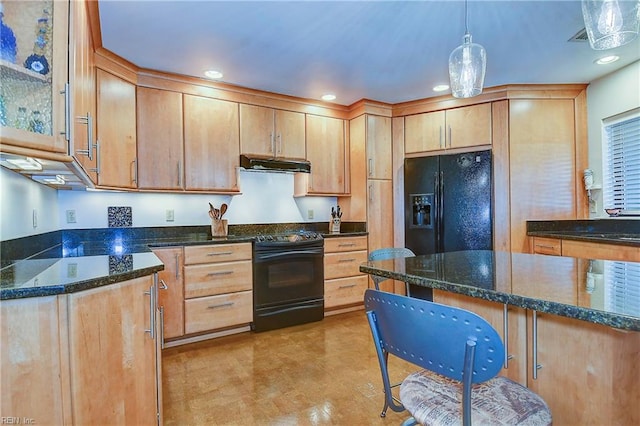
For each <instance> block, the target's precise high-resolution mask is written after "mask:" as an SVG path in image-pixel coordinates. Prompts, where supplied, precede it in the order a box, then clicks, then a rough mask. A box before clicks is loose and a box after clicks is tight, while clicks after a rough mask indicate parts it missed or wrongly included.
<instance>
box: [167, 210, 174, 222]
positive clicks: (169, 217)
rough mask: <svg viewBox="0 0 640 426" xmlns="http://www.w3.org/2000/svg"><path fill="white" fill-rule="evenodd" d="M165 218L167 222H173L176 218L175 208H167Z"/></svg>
mask: <svg viewBox="0 0 640 426" xmlns="http://www.w3.org/2000/svg"><path fill="white" fill-rule="evenodd" d="M165 219H166V221H167V222H173V221H174V220H175V215H174V211H173V210H167V211H166V212H165Z"/></svg>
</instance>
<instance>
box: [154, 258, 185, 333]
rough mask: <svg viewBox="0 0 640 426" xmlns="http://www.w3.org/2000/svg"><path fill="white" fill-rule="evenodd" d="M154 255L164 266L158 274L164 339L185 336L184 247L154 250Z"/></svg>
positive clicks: (159, 304) (159, 302)
mask: <svg viewBox="0 0 640 426" xmlns="http://www.w3.org/2000/svg"><path fill="white" fill-rule="evenodd" d="M153 253H154V254H155V255H156V256H158V258H160V260H161V261H162V263H163V264H164V270H163V271H160V272H158V279H159V280H160V288H159V289H158V306H159V308H160V311H161V312H162V315H161V318H162V320H161V325H162V335H161V336H162V339H163V340H164V339H173V338H176V337H180V336H183V335H184V280H183V272H182V268H183V266H184V261H183V259H184V256H183V253H182V247H171V248H154V249H153Z"/></svg>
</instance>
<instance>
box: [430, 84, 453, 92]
mask: <svg viewBox="0 0 640 426" xmlns="http://www.w3.org/2000/svg"><path fill="white" fill-rule="evenodd" d="M447 89H449V85H448V84H438V85H437V86H434V87H433V91H434V92H444V91H445V90H447Z"/></svg>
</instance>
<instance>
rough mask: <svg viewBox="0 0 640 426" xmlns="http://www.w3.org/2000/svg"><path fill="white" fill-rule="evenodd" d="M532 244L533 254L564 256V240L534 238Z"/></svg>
mask: <svg viewBox="0 0 640 426" xmlns="http://www.w3.org/2000/svg"><path fill="white" fill-rule="evenodd" d="M531 244H532V247H531V252H532V253H534V254H549V255H552V256H561V255H562V240H560V239H558V238H544V237H533V238H531ZM577 257H579V256H577Z"/></svg>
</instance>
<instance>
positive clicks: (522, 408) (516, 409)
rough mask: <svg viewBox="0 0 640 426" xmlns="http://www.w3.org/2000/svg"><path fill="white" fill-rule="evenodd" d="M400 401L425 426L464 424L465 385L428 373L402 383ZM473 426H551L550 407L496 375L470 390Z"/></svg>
mask: <svg viewBox="0 0 640 426" xmlns="http://www.w3.org/2000/svg"><path fill="white" fill-rule="evenodd" d="M400 400H401V401H402V404H403V405H404V407H405V408H406V409H407V410H408V411H409V412H410V413H411V415H412V416H413V418H414V419H415V420H416V421H417V422H418V423H420V424H422V425H425V426H426V425H448V426H449V425H461V424H462V383H460V382H457V381H455V380H451V379H448V378H446V377H444V376H441V375H439V374H437V373H434V372H431V371H429V370H422V371H417V372H415V373H413V374H411V375H409V376H407V378H406V379H405V380H404V381H403V382H402V384H401V386H400ZM471 423H472V424H473V425H474V426H480V425H487V426H496V425H550V424H551V412H550V411H549V407H548V406H547V404H546V403H545V402H544V401H543V400H542V398H540V397H539V396H538V395H537V394H535V393H534V392H532V391H531V390H529V389H528V388H526V387H524V386H522V385H521V384H519V383H516V382H514V381H512V380H510V379H508V378H506V377H503V376H496V377H494V378H493V379H490V380H488V381H486V382H483V383H480V384H475V385H473V387H472V390H471Z"/></svg>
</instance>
